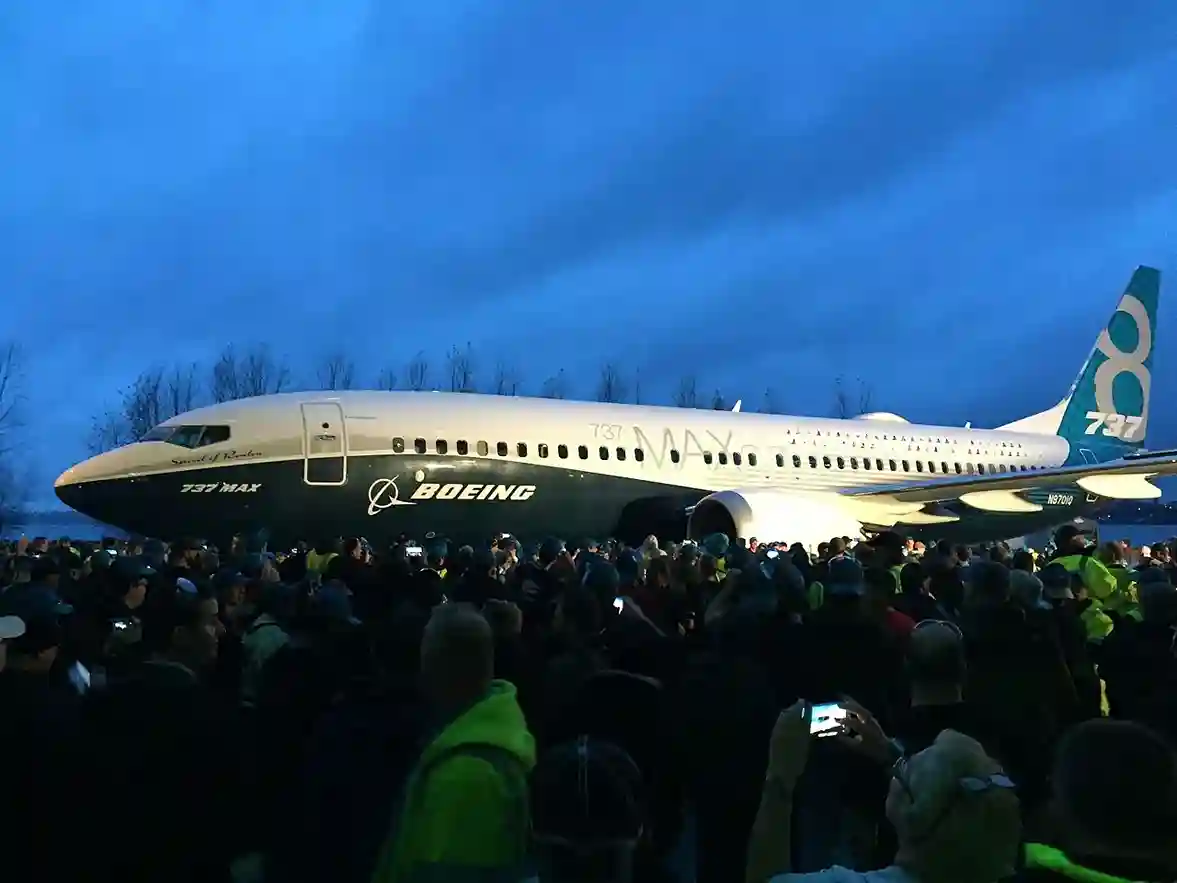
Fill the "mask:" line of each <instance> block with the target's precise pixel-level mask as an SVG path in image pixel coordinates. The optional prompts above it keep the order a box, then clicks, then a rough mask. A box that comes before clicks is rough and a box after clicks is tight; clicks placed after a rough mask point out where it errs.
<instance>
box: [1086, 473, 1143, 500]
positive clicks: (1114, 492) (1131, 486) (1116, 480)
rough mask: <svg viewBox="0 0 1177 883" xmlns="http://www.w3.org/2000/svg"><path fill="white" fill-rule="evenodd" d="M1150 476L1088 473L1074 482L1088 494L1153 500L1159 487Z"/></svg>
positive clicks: (1114, 498) (1122, 498) (1116, 498)
mask: <svg viewBox="0 0 1177 883" xmlns="http://www.w3.org/2000/svg"><path fill="white" fill-rule="evenodd" d="M1150 478H1152V476H1151V475H1088V476H1087V477H1085V478H1080V479H1079V480H1078V481H1076V482H1075V484H1077V485H1079V487H1081V488H1083V490H1085V491H1087V492H1088V493H1089V494H1098V495H1099V496H1101V497H1107V498H1108V499H1110V500H1155V499H1156V498H1157V497H1159V496H1160V495H1161V489H1160V488H1159V487H1157V486H1156V485H1155V484H1153V483H1152V482H1151V481H1149V479H1150Z"/></svg>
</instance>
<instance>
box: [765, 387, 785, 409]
mask: <svg viewBox="0 0 1177 883" xmlns="http://www.w3.org/2000/svg"><path fill="white" fill-rule="evenodd" d="M760 411H761V413H763V414H779V413H781V404H780V400H779V399H778V398H777V394H776V390H775V389H773V388H772V387H771V386H770V387H768V388H767V389H766V390H765V391H764V401H763V402H762V403H761V405H760Z"/></svg>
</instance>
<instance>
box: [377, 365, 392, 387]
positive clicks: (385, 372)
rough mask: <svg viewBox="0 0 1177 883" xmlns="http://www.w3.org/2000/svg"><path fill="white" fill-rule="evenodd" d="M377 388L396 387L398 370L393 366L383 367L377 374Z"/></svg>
mask: <svg viewBox="0 0 1177 883" xmlns="http://www.w3.org/2000/svg"><path fill="white" fill-rule="evenodd" d="M376 388H377V389H396V372H395V371H393V370H392V369H391V368H381V369H380V373H379V374H377V375H376Z"/></svg>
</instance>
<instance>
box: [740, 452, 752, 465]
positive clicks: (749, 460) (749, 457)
mask: <svg viewBox="0 0 1177 883" xmlns="http://www.w3.org/2000/svg"><path fill="white" fill-rule="evenodd" d="M736 456H739V455H738V454H737V455H736ZM748 465H749V466H755V465H756V455H755V454H752V453H749V454H748Z"/></svg>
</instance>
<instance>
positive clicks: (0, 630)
mask: <svg viewBox="0 0 1177 883" xmlns="http://www.w3.org/2000/svg"><path fill="white" fill-rule="evenodd" d="M24 633H25V621H24V620H23V619H21V618H20V617H19V616H0V641H9V640H11V639H13V638H19V637H20V636H21V635H23V634H24Z"/></svg>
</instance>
